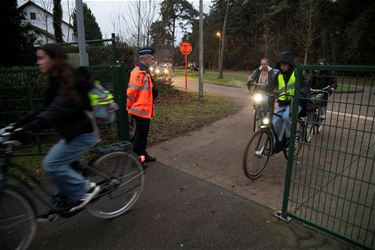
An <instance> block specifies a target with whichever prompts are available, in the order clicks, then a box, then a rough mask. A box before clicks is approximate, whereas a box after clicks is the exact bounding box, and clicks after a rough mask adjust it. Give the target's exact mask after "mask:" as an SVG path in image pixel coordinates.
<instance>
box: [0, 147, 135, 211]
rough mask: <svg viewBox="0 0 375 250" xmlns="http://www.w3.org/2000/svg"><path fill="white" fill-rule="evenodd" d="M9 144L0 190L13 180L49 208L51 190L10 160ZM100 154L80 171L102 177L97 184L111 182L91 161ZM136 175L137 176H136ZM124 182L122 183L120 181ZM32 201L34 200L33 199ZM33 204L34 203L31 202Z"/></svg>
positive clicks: (2, 168) (29, 172)
mask: <svg viewBox="0 0 375 250" xmlns="http://www.w3.org/2000/svg"><path fill="white" fill-rule="evenodd" d="M10 147H11V146H10V145H9V146H7V148H6V149H5V150H4V151H5V153H4V154H5V162H4V164H2V165H1V169H0V171H1V172H0V173H1V175H0V184H1V186H0V191H1V188H2V187H3V186H5V185H7V183H9V182H11V181H15V182H16V183H17V184H19V185H21V186H22V187H24V188H25V189H26V190H27V191H28V192H27V193H29V194H31V196H32V197H34V198H36V199H37V200H38V201H40V202H41V203H42V204H43V205H44V206H46V207H48V208H51V205H50V197H51V196H52V195H53V193H52V192H50V191H48V189H47V188H46V187H45V186H43V185H42V182H41V181H40V180H38V179H37V178H36V177H35V175H33V174H32V173H31V171H30V170H28V169H27V168H26V167H23V166H21V165H18V164H15V163H14V162H12V161H11V159H12V154H13V152H14V149H12V148H10ZM99 156H100V155H96V156H95V157H93V158H92V159H90V160H89V163H88V164H87V165H85V166H83V167H81V169H80V170H81V172H83V171H88V172H89V173H94V174H95V175H96V176H99V177H101V178H103V180H101V181H100V182H98V184H105V183H109V184H110V183H111V181H113V180H111V177H110V176H108V175H106V174H105V173H103V172H101V171H98V170H97V169H95V168H94V167H93V163H94V161H95V160H96V159H97V157H99ZM10 169H17V170H18V171H20V172H21V173H22V174H23V175H24V177H25V178H23V177H21V176H19V175H18V174H15V173H11V172H10V171H9V170H10ZM136 177H137V176H136ZM136 177H133V178H131V179H130V180H129V181H127V182H125V184H127V183H128V182H130V181H131V180H133V179H134V178H136ZM122 184H124V183H122ZM108 192H111V191H108ZM108 192H105V193H102V194H101V195H99V196H98V198H97V199H99V198H100V197H102V196H104V195H107V194H108ZM43 196H46V197H43ZM33 203H34V200H33ZM33 205H34V206H35V204H33Z"/></svg>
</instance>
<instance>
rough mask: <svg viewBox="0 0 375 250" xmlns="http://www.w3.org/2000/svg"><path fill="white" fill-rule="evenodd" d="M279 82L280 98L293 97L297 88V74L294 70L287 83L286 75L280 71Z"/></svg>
mask: <svg viewBox="0 0 375 250" xmlns="http://www.w3.org/2000/svg"><path fill="white" fill-rule="evenodd" d="M278 83H279V89H278V92H279V98H278V99H279V100H280V101H289V100H290V99H292V96H294V92H295V89H296V76H295V74H294V71H293V73H292V75H291V76H290V78H289V81H288V83H287V84H285V81H284V76H283V74H281V73H279V75H278Z"/></svg>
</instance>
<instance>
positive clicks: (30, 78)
mask: <svg viewBox="0 0 375 250" xmlns="http://www.w3.org/2000/svg"><path fill="white" fill-rule="evenodd" d="M88 69H89V71H90V73H91V75H92V77H93V79H95V80H99V81H101V82H102V83H103V84H104V85H105V86H106V87H107V88H108V89H110V90H111V91H112V93H113V94H114V97H115V100H116V102H117V103H118V104H119V108H120V109H119V112H118V115H117V121H116V123H114V124H108V125H107V124H104V125H101V126H100V131H101V137H102V140H103V141H104V142H105V141H108V142H110V141H116V140H127V139H129V130H128V129H129V128H128V115H127V112H126V109H125V107H126V106H125V105H126V97H125V89H126V85H127V80H128V79H127V78H128V73H127V72H126V70H125V67H124V65H123V64H119V63H117V64H111V65H97V66H89V68H88ZM46 83H47V79H46V76H45V75H44V74H42V73H40V72H39V70H38V69H36V68H22V69H2V70H0V88H1V92H0V126H5V125H7V124H9V123H12V122H16V121H17V120H18V119H19V118H21V117H22V116H24V115H25V114H26V113H27V112H29V111H30V110H33V109H34V108H36V107H37V106H38V104H39V102H40V98H41V97H42V95H43V93H44V91H45V88H46ZM58 138H59V136H58V134H57V132H56V131H55V130H50V131H43V132H41V133H38V134H35V135H33V136H31V137H30V138H28V139H29V140H28V141H27V142H26V145H23V147H22V148H20V150H18V151H17V152H18V155H36V154H43V153H45V152H46V151H47V149H48V147H49V146H50V145H51V144H53V143H55V142H56V141H57V140H58Z"/></svg>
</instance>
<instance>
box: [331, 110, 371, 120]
mask: <svg viewBox="0 0 375 250" xmlns="http://www.w3.org/2000/svg"><path fill="white" fill-rule="evenodd" d="M327 113H331V114H334V115H342V116H347V117H354V118H359V119H364V120H368V121H373V120H374V119H375V117H371V116H364V115H355V114H351V113H340V112H336V111H327Z"/></svg>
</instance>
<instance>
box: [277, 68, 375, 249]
mask: <svg viewBox="0 0 375 250" xmlns="http://www.w3.org/2000/svg"><path fill="white" fill-rule="evenodd" d="M296 70H297V71H296V75H297V80H298V82H301V81H300V80H301V76H302V75H304V76H305V78H306V79H308V80H310V81H309V82H310V83H311V82H314V81H316V80H318V81H328V82H329V83H330V84H332V83H334V82H336V83H337V84H338V87H337V90H336V93H335V94H333V95H332V96H330V97H329V99H328V102H327V108H328V111H327V113H326V115H325V119H324V120H322V121H321V123H320V124H321V126H320V129H319V130H320V131H319V130H318V129H315V131H314V133H313V135H312V136H311V140H310V141H309V142H308V141H303V142H297V143H299V144H300V145H298V146H299V147H300V148H301V150H300V151H299V153H298V154H297V155H294V156H292V155H290V156H291V157H289V160H288V168H287V173H286V183H285V190H284V199H283V208H282V211H281V212H282V216H283V217H284V218H288V217H289V218H294V219H297V220H300V221H302V222H304V223H306V224H308V225H310V226H313V227H315V228H318V229H320V230H322V231H325V232H327V233H330V234H333V235H334V236H336V237H339V238H341V239H344V240H347V241H350V242H351V243H354V244H356V245H358V246H361V247H364V248H369V249H374V248H375V242H374V240H375V204H374V202H375V127H374V123H375V118H374V117H375V78H374V75H375V67H350V66H318V65H315V66H313V65H301V66H298V67H297V69H296ZM304 99H308V100H309V101H311V97H310V98H302V97H301V95H300V93H297V94H296V98H295V99H294V105H293V113H292V119H293V126H292V138H295V135H296V132H297V131H296V130H297V129H298V126H296V121H297V119H299V117H298V114H297V112H298V110H297V106H298V105H297V104H300V103H301V101H302V100H304ZM308 123H309V124H310V125H312V124H313V125H314V122H312V119H309V122H308ZM315 125H319V123H318V122H317V123H316V124H315ZM308 132H309V131H308ZM318 132H319V133H318ZM292 141H293V143H291V145H290V150H289V152H294V148H295V146H296V145H295V144H296V142H295V140H292ZM296 141H298V140H296Z"/></svg>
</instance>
